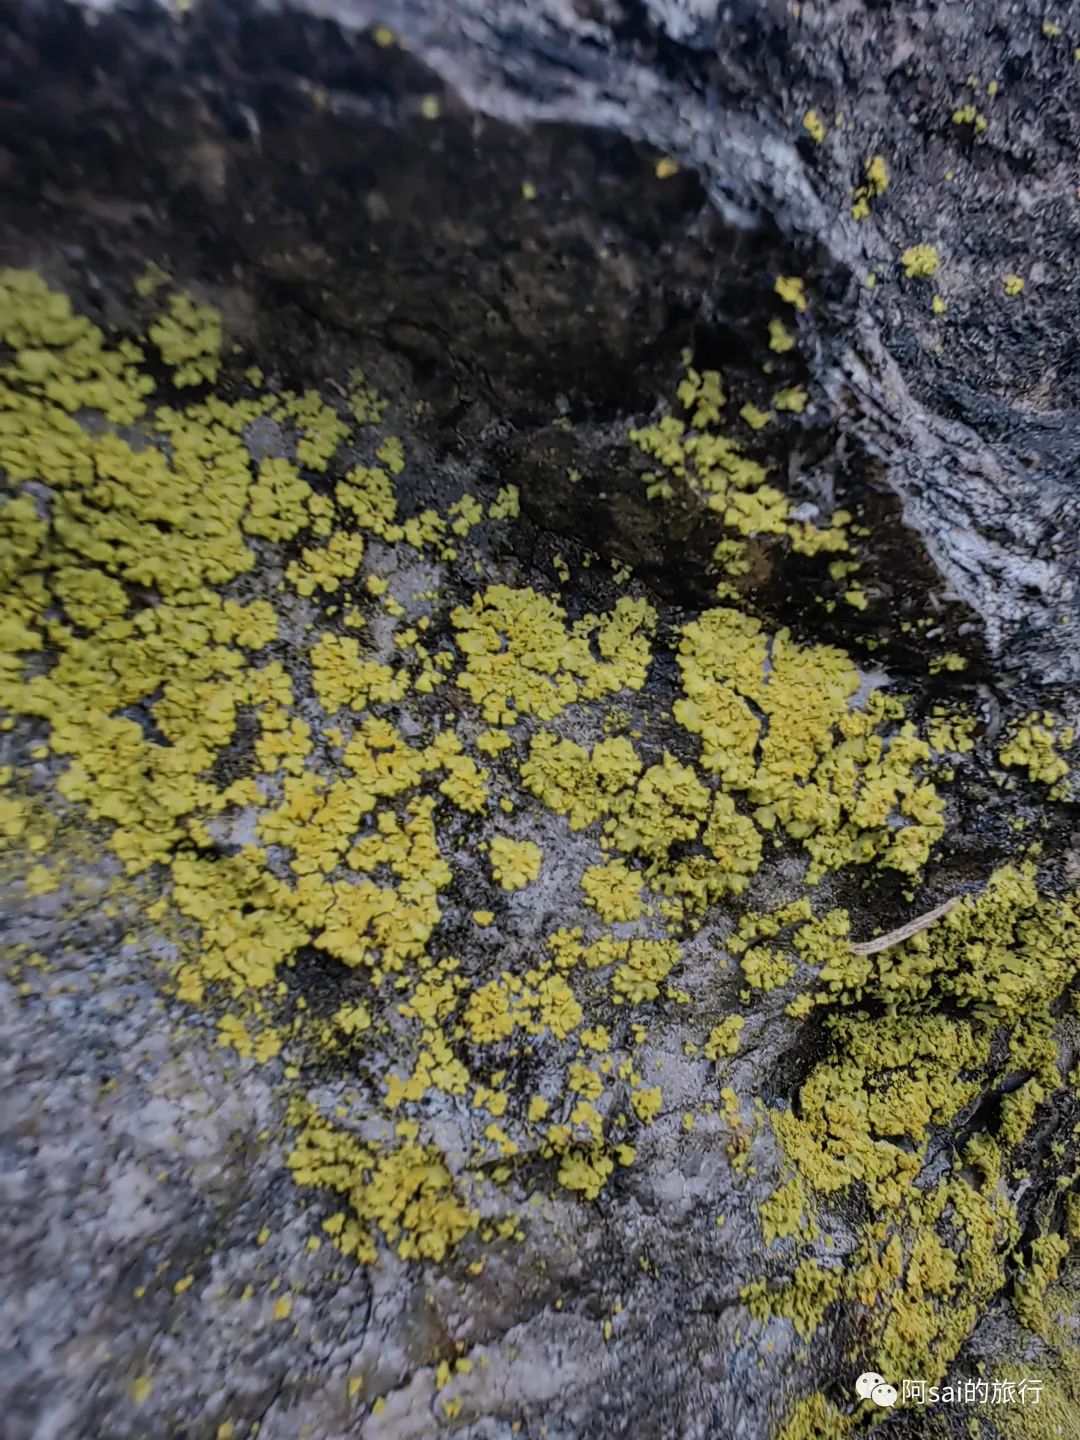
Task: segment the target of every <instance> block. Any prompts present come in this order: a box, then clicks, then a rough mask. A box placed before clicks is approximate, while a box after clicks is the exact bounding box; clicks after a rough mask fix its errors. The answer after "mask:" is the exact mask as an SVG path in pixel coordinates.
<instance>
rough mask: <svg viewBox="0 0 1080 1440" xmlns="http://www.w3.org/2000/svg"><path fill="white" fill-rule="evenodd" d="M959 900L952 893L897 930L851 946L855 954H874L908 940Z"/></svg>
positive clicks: (947, 911)
mask: <svg viewBox="0 0 1080 1440" xmlns="http://www.w3.org/2000/svg"><path fill="white" fill-rule="evenodd" d="M959 902H960V896H959V895H954V896H953V897H952V899H951V900H946V901H945V902H944V903H943V904H941V905H935V907H934V908H933V910H928V911H927V912H926V914H925V915H919V916H918V917H917V918H916V919H914V920H909V921H908V923H907V924H906V925H901V926H900V928H899V930H890V931H889V932H888V934H886V935H878V936H877V937H876V938H875V939H873V940H864V941H863V943H862V944H861V945H852V947H851V948H852V950H854V952H855V954H856V955H876V954H877V952H878V951H879V950H888V949H889V948H890V947H891V946H893V945H899V944H900V942H901V940H910V939H911V937H912V935H917V934H918V933H919V931H920V930H928V929H929V928H930V926H931V925H933V923H934V921H935V920H940V919H941V917H942V916H943V915H947V914H948V913H949V911H950V910H951V909H952V908H953V906H954V905H957V904H959Z"/></svg>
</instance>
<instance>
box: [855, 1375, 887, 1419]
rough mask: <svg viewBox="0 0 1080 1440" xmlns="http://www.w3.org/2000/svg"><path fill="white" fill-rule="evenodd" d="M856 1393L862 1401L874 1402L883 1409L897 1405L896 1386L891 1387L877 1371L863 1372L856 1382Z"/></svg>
mask: <svg viewBox="0 0 1080 1440" xmlns="http://www.w3.org/2000/svg"><path fill="white" fill-rule="evenodd" d="M855 1393H856V1395H858V1397H859V1399H860V1400H873V1402H874V1404H875V1405H880V1406H882V1408H883V1409H888V1407H889V1406H891V1405H895V1404H896V1398H897V1396H896V1386H895V1385H890V1384H889V1383H888V1381H887V1380H886V1379H885V1377H884V1376H883V1375H879V1374H878V1373H877V1371H876V1370H864V1371H863V1373H862V1374H861V1375H860V1376H859V1378H858V1379H857V1380H856V1381H855Z"/></svg>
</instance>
